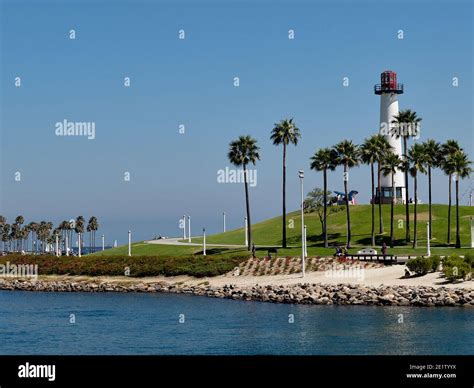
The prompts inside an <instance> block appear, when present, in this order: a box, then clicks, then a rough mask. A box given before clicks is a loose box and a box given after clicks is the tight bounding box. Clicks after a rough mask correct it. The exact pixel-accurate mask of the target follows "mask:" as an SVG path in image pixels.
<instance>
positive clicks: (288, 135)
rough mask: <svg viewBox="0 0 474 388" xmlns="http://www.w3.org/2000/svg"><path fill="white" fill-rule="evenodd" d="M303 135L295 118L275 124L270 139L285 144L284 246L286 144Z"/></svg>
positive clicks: (283, 236) (284, 221) (284, 222)
mask: <svg viewBox="0 0 474 388" xmlns="http://www.w3.org/2000/svg"><path fill="white" fill-rule="evenodd" d="M300 137H301V133H300V130H299V128H298V127H297V126H296V125H295V123H294V122H293V119H289V120H288V119H285V120H281V121H280V122H279V123H277V124H275V127H274V128H273V130H272V134H271V136H270V140H272V141H273V145H276V146H278V145H280V144H283V220H282V222H283V223H282V232H283V233H282V247H283V248H286V146H287V145H288V144H293V145H295V146H296V145H297V144H298V140H299V138H300Z"/></svg>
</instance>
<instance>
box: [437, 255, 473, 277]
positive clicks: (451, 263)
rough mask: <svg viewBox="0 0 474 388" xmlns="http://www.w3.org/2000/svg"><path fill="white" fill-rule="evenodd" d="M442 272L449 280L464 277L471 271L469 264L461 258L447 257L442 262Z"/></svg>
mask: <svg viewBox="0 0 474 388" xmlns="http://www.w3.org/2000/svg"><path fill="white" fill-rule="evenodd" d="M443 273H444V276H446V279H448V280H449V281H450V282H454V281H456V280H460V279H463V280H464V279H466V277H467V275H468V274H470V273H471V266H470V265H469V264H468V263H466V262H465V261H464V260H463V259H460V258H457V259H451V258H450V259H449V260H447V261H446V262H445V263H444V264H443Z"/></svg>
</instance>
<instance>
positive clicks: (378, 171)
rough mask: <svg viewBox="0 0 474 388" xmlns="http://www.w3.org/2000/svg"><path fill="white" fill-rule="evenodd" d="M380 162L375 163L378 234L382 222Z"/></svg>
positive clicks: (380, 231) (380, 230)
mask: <svg viewBox="0 0 474 388" xmlns="http://www.w3.org/2000/svg"><path fill="white" fill-rule="evenodd" d="M380 174H381V172H380V162H378V163H377V186H378V188H377V190H378V198H379V233H380V234H382V233H383V220H382V187H381V186H380Z"/></svg>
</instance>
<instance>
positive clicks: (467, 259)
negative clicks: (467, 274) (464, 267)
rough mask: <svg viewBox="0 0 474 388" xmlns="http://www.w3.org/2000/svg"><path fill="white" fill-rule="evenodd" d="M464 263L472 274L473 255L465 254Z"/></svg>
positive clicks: (473, 266)
mask: <svg viewBox="0 0 474 388" xmlns="http://www.w3.org/2000/svg"><path fill="white" fill-rule="evenodd" d="M464 262H465V263H466V264H468V265H469V267H471V272H472V269H473V268H474V254H472V253H466V254H465V255H464Z"/></svg>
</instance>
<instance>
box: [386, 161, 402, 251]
mask: <svg viewBox="0 0 474 388" xmlns="http://www.w3.org/2000/svg"><path fill="white" fill-rule="evenodd" d="M404 166H405V164H404V162H403V160H401V159H400V158H399V157H398V155H396V154H394V153H390V154H388V155H387V156H386V157H385V160H384V164H383V165H382V174H383V175H385V176H387V175H391V177H392V201H391V203H390V248H393V246H394V239H393V208H394V204H395V202H396V201H397V196H396V190H395V174H396V172H397V170H401V169H403V168H404Z"/></svg>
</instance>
